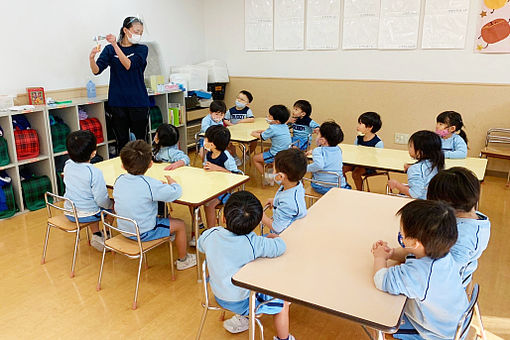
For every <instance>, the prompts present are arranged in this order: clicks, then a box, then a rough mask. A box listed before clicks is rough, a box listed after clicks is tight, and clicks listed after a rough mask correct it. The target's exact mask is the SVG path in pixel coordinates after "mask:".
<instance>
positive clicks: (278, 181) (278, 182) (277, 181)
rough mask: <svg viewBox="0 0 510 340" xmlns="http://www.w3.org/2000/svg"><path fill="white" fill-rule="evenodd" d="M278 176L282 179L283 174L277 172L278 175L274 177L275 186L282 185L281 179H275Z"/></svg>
mask: <svg viewBox="0 0 510 340" xmlns="http://www.w3.org/2000/svg"><path fill="white" fill-rule="evenodd" d="M278 175H280V176H281V177H282V179H283V174H282V173H281V172H278V173H276V174H275V175H274V182H275V183H276V184H278V185H282V179H279V180H278V179H276V176H278Z"/></svg>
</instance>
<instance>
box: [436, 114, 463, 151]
mask: <svg viewBox="0 0 510 340" xmlns="http://www.w3.org/2000/svg"><path fill="white" fill-rule="evenodd" d="M436 122H438V123H443V124H446V125H447V126H448V127H450V126H455V133H457V131H458V133H459V136H461V137H462V139H464V141H465V142H466V144H467V142H468V139H467V135H466V132H465V131H464V130H463V129H462V128H463V127H464V122H463V121H462V116H461V115H460V113H458V112H455V111H444V112H441V113H440V114H439V115H438V116H437V118H436Z"/></svg>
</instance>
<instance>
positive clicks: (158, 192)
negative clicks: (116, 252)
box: [113, 140, 197, 270]
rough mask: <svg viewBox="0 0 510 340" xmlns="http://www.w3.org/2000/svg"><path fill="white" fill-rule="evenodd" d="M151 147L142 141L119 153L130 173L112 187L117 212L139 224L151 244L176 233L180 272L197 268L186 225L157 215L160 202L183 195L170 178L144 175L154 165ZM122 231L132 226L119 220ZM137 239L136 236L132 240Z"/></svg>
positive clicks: (140, 229) (141, 235)
mask: <svg viewBox="0 0 510 340" xmlns="http://www.w3.org/2000/svg"><path fill="white" fill-rule="evenodd" d="M151 151H152V150H151V146H150V145H149V144H147V143H146V142H145V141H143V140H136V141H132V142H129V143H127V144H126V146H124V148H122V151H121V152H120V159H121V161H122V167H123V168H124V169H125V170H126V171H127V172H128V173H127V174H123V175H120V176H119V177H118V178H117V180H116V181H115V185H114V187H113V198H114V199H115V211H116V213H117V214H119V215H120V216H122V217H127V218H131V219H133V220H135V221H136V223H137V224H138V228H139V231H140V239H141V240H142V241H152V240H156V239H159V238H163V237H169V236H170V234H174V233H175V243H176V245H177V253H178V256H179V258H178V260H177V270H184V269H187V268H191V267H194V266H196V263H197V262H196V256H195V254H186V226H185V225H184V222H183V221H182V220H180V219H176V218H161V217H157V214H158V204H157V202H158V201H163V202H172V201H174V200H176V199H178V198H179V197H181V195H182V189H181V186H180V185H179V184H177V182H175V180H173V179H172V178H171V177H170V176H165V178H166V180H167V183H168V184H166V183H162V182H161V181H159V180H157V179H154V178H152V177H148V176H144V174H145V172H147V170H148V169H149V168H150V167H151V166H152V152H151ZM117 225H118V227H119V229H122V230H126V231H129V232H135V231H134V230H133V224H131V223H129V222H127V221H122V220H118V221H117ZM129 238H131V239H134V240H136V237H133V236H131V237H129Z"/></svg>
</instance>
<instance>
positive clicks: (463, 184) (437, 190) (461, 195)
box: [427, 167, 480, 212]
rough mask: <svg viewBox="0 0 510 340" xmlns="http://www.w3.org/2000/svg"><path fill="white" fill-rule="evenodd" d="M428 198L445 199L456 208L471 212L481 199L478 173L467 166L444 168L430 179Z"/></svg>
mask: <svg viewBox="0 0 510 340" xmlns="http://www.w3.org/2000/svg"><path fill="white" fill-rule="evenodd" d="M427 199H429V200H436V201H444V202H446V203H448V204H450V205H451V206H452V207H453V208H454V209H455V210H460V211H464V212H469V211H471V209H473V208H474V207H476V205H477V203H478V200H479V199H480V182H479V181H478V178H477V177H476V175H475V174H474V173H473V172H472V171H471V170H468V169H466V168H462V167H454V168H450V169H448V170H442V171H439V173H438V174H437V175H435V176H434V178H432V180H431V181H430V183H429V187H428V191H427Z"/></svg>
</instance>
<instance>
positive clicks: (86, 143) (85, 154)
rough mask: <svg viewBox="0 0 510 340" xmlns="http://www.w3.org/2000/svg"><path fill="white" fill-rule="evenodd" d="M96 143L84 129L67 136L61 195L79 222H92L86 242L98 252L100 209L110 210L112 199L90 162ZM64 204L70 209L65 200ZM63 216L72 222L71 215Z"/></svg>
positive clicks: (99, 249)
mask: <svg viewBox="0 0 510 340" xmlns="http://www.w3.org/2000/svg"><path fill="white" fill-rule="evenodd" d="M96 145H97V140H96V137H95V136H94V134H93V133H92V132H90V131H88V130H78V131H74V132H71V133H70V134H69V135H68V136H67V140H66V146H67V152H68V154H69V158H70V159H69V160H68V161H67V162H66V164H65V166H64V184H65V187H66V191H65V194H64V197H66V198H69V199H70V200H71V201H72V202H73V203H74V206H75V207H76V210H77V211H76V212H77V215H78V221H79V222H81V223H88V222H93V223H92V224H90V227H89V228H90V231H91V232H92V239H91V240H90V245H91V246H93V247H94V248H95V249H97V250H98V251H101V252H102V251H103V244H104V236H103V234H102V233H101V231H99V221H100V220H101V210H104V209H106V210H111V208H112V206H113V202H112V200H111V199H110V197H109V196H108V191H107V190H106V183H105V181H104V177H103V173H102V172H101V170H99V169H97V168H96V167H94V166H93V165H92V164H90V160H91V159H92V158H94V157H95V155H96V149H97V146H96ZM64 207H65V208H66V209H72V207H71V206H70V204H68V202H67V201H66V202H65V204H64ZM66 217H67V218H68V219H69V220H70V221H72V222H75V219H74V216H70V215H66Z"/></svg>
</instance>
